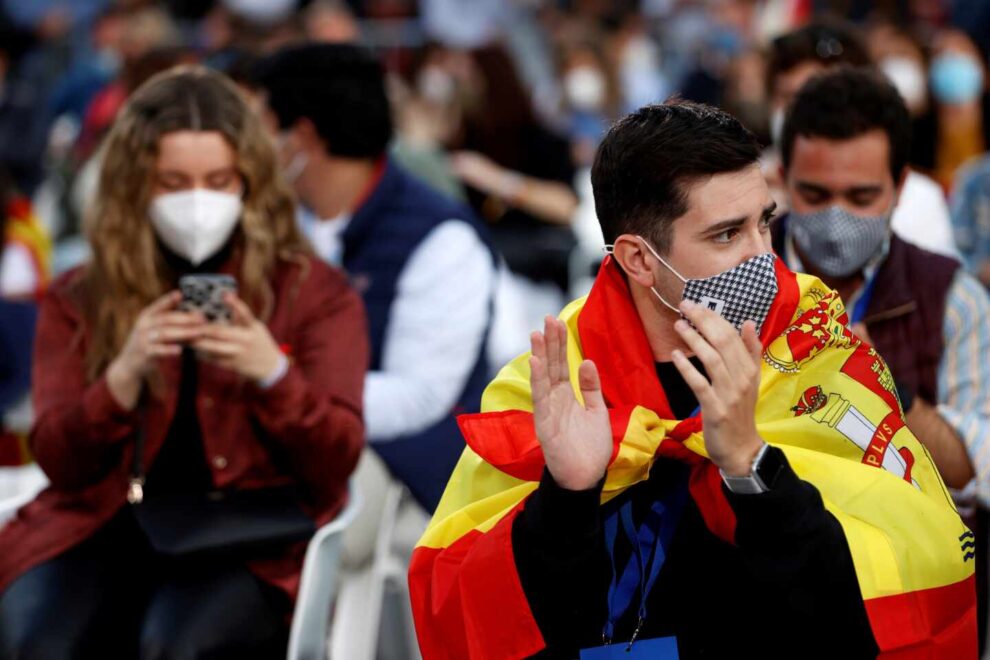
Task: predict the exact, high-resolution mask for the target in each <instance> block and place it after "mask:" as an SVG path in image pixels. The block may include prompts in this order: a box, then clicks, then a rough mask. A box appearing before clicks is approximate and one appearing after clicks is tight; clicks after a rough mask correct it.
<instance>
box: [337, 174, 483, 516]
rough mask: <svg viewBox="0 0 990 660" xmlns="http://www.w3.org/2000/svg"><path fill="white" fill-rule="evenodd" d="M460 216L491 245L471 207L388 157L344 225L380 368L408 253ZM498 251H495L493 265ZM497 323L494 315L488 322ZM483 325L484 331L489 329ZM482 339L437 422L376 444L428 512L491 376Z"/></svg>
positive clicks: (347, 265) (348, 258) (347, 259)
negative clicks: (464, 420) (460, 421)
mask: <svg viewBox="0 0 990 660" xmlns="http://www.w3.org/2000/svg"><path fill="white" fill-rule="evenodd" d="M452 219H457V220H460V221H462V222H465V223H467V224H468V225H470V226H471V227H472V228H474V230H475V231H476V232H477V234H478V236H479V237H480V238H481V239H482V241H484V243H485V244H486V245H488V246H490V242H489V240H488V237H487V232H486V230H485V228H484V227H483V226H482V225H481V224H480V223H479V222H478V221H477V220H476V219H475V217H474V214H473V213H472V212H471V210H470V209H468V208H467V207H466V206H463V205H461V204H458V203H457V202H455V201H453V200H450V199H448V198H447V197H444V196H443V195H442V194H440V193H438V192H436V191H434V190H433V189H431V188H429V187H427V186H426V185H425V184H423V183H420V182H419V181H418V180H416V179H414V178H413V177H412V176H411V175H410V174H408V173H407V172H405V171H404V170H402V169H401V168H400V167H399V166H397V165H396V164H395V163H393V162H391V161H389V162H387V163H386V165H385V170H384V172H383V174H382V177H381V180H380V181H379V182H378V184H377V185H376V187H375V189H374V190H373V191H372V192H371V195H370V196H369V197H368V199H367V200H366V201H365V202H364V204H362V205H361V206H360V208H358V210H357V211H356V212H355V213H354V215H353V216H352V217H351V220H350V222H349V223H348V225H347V229H345V230H344V235H343V246H344V255H343V257H344V259H343V261H344V263H343V265H344V269H345V270H346V271H347V273H348V275H349V276H350V278H351V284H352V285H353V286H354V288H355V289H357V291H358V293H360V294H361V297H362V298H363V299H364V305H365V308H366V311H367V314H368V330H369V333H370V338H371V369H372V370H376V369H380V368H381V360H382V346H383V343H384V341H385V333H386V330H387V329H388V324H389V315H390V313H391V311H392V303H393V301H394V300H395V296H396V287H397V285H398V280H399V277H400V275H401V274H402V271H403V269H404V268H405V265H406V262H407V261H408V259H409V256H410V255H411V254H412V253H413V252H414V251H415V250H416V248H417V247H418V246H419V244H420V243H421V242H422V241H423V239H424V238H426V236H427V235H428V234H429V233H430V232H431V231H432V230H433V229H435V228H436V227H437V226H438V225H440V224H441V223H443V222H445V221H447V220H452ZM494 263H495V256H494V253H492V267H493V269H494ZM490 325H491V315H490V314H489V319H488V327H490ZM488 327H486V328H485V336H486V337H487V335H488ZM486 351H487V340H486V341H484V342H482V345H481V348H480V349H479V351H478V355H477V358H476V359H475V363H474V367H473V368H472V369H471V374H470V376H469V377H468V379H467V383H466V385H465V387H464V389H463V391H462V392H461V394H460V396H459V397H458V399H457V404H456V406H455V407H454V408H453V409H452V410H451V411H450V412H449V414H447V415H446V416H445V417H444V418H443V419H441V420H440V421H439V422H438V423H437V424H435V425H434V426H433V427H431V428H429V429H427V430H426V431H423V432H422V433H416V434H413V435H409V436H405V437H402V438H397V439H395V440H391V441H388V442H378V443H374V444H373V445H372V447H374V449H375V450H376V451H377V452H378V454H379V455H380V456H381V457H382V458H383V459H384V461H385V463H386V464H387V465H388V467H389V469H390V470H391V471H392V474H393V475H394V476H395V477H396V478H398V479H399V480H401V481H402V482H404V483H405V484H406V486H408V487H409V490H410V492H412V494H413V496H414V497H416V499H417V500H418V501H419V502H420V503H421V504H422V505H423V506H424V507H426V509H427V510H428V511H430V512H431V513H432V511H433V510H434V509H435V508H436V505H437V503H438V502H439V501H440V495H442V494H443V489H444V487H445V486H446V484H447V480H448V478H449V477H450V473H451V472H452V471H453V469H454V465H455V463H456V462H457V459H458V458H459V457H460V455H461V451H462V450H463V449H464V440H463V438H462V436H461V433H460V430H459V429H458V427H457V422H456V419H455V416H456V415H458V414H461V413H469V412H477V411H478V409H479V407H480V404H481V393H482V391H483V390H484V388H485V386H486V385H487V384H488V380H489V375H490V374H489V370H488V363H487V361H486V359H485V354H486Z"/></svg>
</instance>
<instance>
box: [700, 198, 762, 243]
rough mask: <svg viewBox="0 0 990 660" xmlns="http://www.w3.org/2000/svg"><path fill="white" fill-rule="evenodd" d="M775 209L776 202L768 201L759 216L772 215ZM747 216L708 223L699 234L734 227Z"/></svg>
mask: <svg viewBox="0 0 990 660" xmlns="http://www.w3.org/2000/svg"><path fill="white" fill-rule="evenodd" d="M776 210H777V202H770V203H769V204H767V205H766V206H765V207H763V212H762V213H761V215H760V217H761V218H767V217H769V216H771V215H773V212H774V211H776ZM747 217H748V216H742V217H739V218H730V219H728V220H721V221H719V222H716V223H715V224H713V225H709V226H708V227H705V228H704V229H702V230H701V232H700V233H701V234H703V235H706V234H720V233H722V232H723V231H726V230H728V229H735V228H737V227H739V226H741V225H743V224H745V223H746V219H747Z"/></svg>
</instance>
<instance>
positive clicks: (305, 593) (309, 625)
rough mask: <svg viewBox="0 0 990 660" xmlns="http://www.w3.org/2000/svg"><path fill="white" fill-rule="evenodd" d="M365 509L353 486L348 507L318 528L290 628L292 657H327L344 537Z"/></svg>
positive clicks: (305, 562) (295, 659) (314, 659)
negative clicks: (342, 539) (358, 514)
mask: <svg viewBox="0 0 990 660" xmlns="http://www.w3.org/2000/svg"><path fill="white" fill-rule="evenodd" d="M360 508H361V502H360V496H359V495H358V494H357V492H356V491H355V490H354V489H353V488H352V489H350V498H349V500H348V502H347V506H345V507H344V509H343V510H342V511H341V512H340V513H339V514H338V515H337V517H336V518H334V519H333V520H331V521H330V522H329V523H327V524H326V525H324V526H323V527H321V528H320V529H319V530H317V532H316V535H315V536H314V537H313V538H312V540H311V541H310V542H309V546H308V547H307V548H306V558H305V559H304V560H303V569H302V577H301V578H300V581H299V596H298V597H297V599H296V609H295V612H294V613H293V616H292V628H291V629H290V631H289V654H288V660H326V658H327V641H328V639H329V636H330V612H331V607H332V605H333V601H334V597H335V595H336V593H337V587H338V581H339V580H338V574H339V564H340V547H341V537H342V535H343V533H344V530H345V529H347V526H348V525H350V524H351V521H352V520H354V517H355V516H356V515H357V513H358V510H359V509H360Z"/></svg>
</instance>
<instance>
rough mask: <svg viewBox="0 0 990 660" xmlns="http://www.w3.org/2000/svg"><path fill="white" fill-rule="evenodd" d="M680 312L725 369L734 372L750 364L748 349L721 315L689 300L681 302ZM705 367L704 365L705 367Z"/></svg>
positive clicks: (737, 332) (733, 327) (737, 333)
mask: <svg viewBox="0 0 990 660" xmlns="http://www.w3.org/2000/svg"><path fill="white" fill-rule="evenodd" d="M680 310H681V312H682V313H683V314H684V316H685V317H686V318H687V319H688V320H689V321H691V323H692V324H694V326H695V328H696V329H697V331H698V333H699V334H701V336H702V337H704V339H705V341H706V342H708V343H709V344H710V345H711V346H712V347H713V348H714V349H715V350H716V351H717V352H718V354H719V355H720V356H721V357H722V361H723V362H725V364H726V367H727V368H729V369H732V370H734V369H736V368H740V367H742V366H743V365H746V364H749V363H751V362H752V360H750V359H749V355H748V353H749V349H748V348H747V347H746V345H745V344H744V343H743V341H742V339H741V338H740V336H739V331H737V330H736V328H735V326H733V325H732V324H731V323H729V322H728V321H726V320H725V319H724V318H722V316H721V315H719V314H717V313H716V312H714V311H712V310H710V309H708V308H707V307H704V306H703V305H698V304H695V303H693V302H691V301H690V300H682V301H681V304H680ZM699 357H700V356H699ZM707 366H708V365H707V364H706V365H705V367H707ZM709 373H711V372H709Z"/></svg>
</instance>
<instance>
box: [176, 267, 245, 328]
mask: <svg viewBox="0 0 990 660" xmlns="http://www.w3.org/2000/svg"><path fill="white" fill-rule="evenodd" d="M179 290H180V291H181V292H182V303H181V304H180V305H179V308H180V309H181V310H183V311H185V312H200V313H201V314H203V316H205V317H206V320H207V321H209V322H211V323H213V322H217V321H219V322H224V323H229V322H230V319H231V314H230V308H229V307H228V306H227V303H225V302H224V301H223V296H224V293H226V292H227V291H235V292H236V291H237V281H236V280H235V279H234V278H233V277H231V276H230V275H219V274H198V275H185V276H183V277H181V278H180V279H179Z"/></svg>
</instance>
